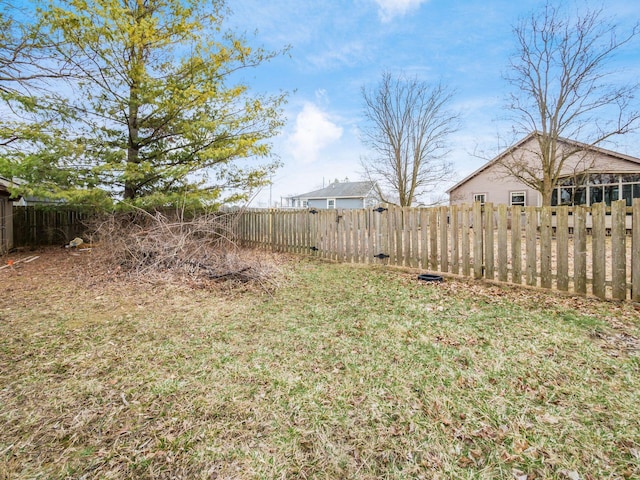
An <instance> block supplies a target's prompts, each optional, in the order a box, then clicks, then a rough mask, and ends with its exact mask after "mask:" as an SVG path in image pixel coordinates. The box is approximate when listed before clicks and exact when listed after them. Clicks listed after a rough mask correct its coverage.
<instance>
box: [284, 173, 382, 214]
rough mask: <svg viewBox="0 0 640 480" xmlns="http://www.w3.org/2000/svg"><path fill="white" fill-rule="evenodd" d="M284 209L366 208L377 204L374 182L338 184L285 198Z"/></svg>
mask: <svg viewBox="0 0 640 480" xmlns="http://www.w3.org/2000/svg"><path fill="white" fill-rule="evenodd" d="M284 200H285V203H284V205H283V207H285V208H318V209H324V208H350V209H353V208H367V207H371V206H374V205H377V204H378V203H379V199H378V195H377V193H376V184H375V182H349V181H344V182H339V181H337V180H336V181H335V182H333V183H330V184H329V186H327V187H325V188H321V189H320V190H314V191H313V192H307V193H303V194H301V195H292V196H290V197H286V198H285V199H284Z"/></svg>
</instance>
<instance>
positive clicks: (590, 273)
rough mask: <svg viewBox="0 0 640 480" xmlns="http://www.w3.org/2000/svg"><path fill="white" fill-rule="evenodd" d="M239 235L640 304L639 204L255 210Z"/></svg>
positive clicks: (266, 243) (253, 242) (350, 259)
mask: <svg viewBox="0 0 640 480" xmlns="http://www.w3.org/2000/svg"><path fill="white" fill-rule="evenodd" d="M234 229H235V233H236V236H237V238H238V240H239V241H240V242H241V243H242V244H243V245H245V246H249V247H255V248H266V249H269V250H272V251H279V252H291V253H298V254H307V255H315V256H318V257H322V258H326V259H331V260H335V261H339V262H347V263H369V264H384V265H395V266H403V267H410V268H415V269H421V270H426V271H428V272H429V273H439V274H452V275H462V276H465V277H474V278H476V279H488V280H498V281H501V282H508V283H513V284H526V285H529V286H536V287H541V288H545V289H556V290H559V291H565V292H574V293H577V294H583V295H594V296H596V297H599V298H603V299H606V298H609V299H615V300H624V299H631V300H633V301H640V199H636V200H635V201H634V204H633V206H632V207H627V206H626V203H625V201H617V202H614V203H613V204H612V206H611V207H606V206H605V204H603V203H602V204H596V205H594V206H592V207H571V208H569V207H542V208H540V207H508V206H506V205H497V206H494V205H492V204H485V205H481V204H480V203H475V204H473V205H459V206H447V207H435V208H407V207H405V208H401V207H394V206H385V207H379V208H377V209H369V210H314V209H309V210H258V209H256V210H245V211H242V212H241V213H240V214H239V215H237V216H236V217H235V220H234Z"/></svg>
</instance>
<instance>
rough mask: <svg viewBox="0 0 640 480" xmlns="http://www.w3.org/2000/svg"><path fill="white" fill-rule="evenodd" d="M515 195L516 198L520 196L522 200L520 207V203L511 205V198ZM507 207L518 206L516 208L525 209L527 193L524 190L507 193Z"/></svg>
mask: <svg viewBox="0 0 640 480" xmlns="http://www.w3.org/2000/svg"><path fill="white" fill-rule="evenodd" d="M515 195H517V196H519V197H520V196H521V197H522V198H523V200H522V205H520V203H515V204H514V203H513V197H514V196H515ZM509 205H510V206H512V207H513V206H514V205H515V206H518V207H526V206H527V192H526V191H524V190H517V191H513V192H509Z"/></svg>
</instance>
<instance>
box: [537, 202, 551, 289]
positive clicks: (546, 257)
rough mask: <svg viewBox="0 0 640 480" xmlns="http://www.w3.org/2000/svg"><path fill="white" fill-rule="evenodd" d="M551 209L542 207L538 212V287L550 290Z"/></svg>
mask: <svg viewBox="0 0 640 480" xmlns="http://www.w3.org/2000/svg"><path fill="white" fill-rule="evenodd" d="M552 243H553V242H552V231H551V207H542V209H541V212H540V286H541V287H542V288H551V283H552V279H553V272H552V270H551V245H552Z"/></svg>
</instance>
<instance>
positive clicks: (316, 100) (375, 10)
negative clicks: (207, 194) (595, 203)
mask: <svg viewBox="0 0 640 480" xmlns="http://www.w3.org/2000/svg"><path fill="white" fill-rule="evenodd" d="M541 3H542V2H540V1H537V0H536V1H534V0H515V1H514V0H493V1H492V0H269V1H265V0H230V1H229V6H230V8H231V10H232V12H233V13H232V15H231V17H229V19H228V20H229V22H228V26H231V27H233V28H235V29H236V30H239V31H246V32H247V33H248V34H249V36H250V37H251V38H252V40H251V42H252V43H253V42H255V43H256V44H257V45H262V46H264V47H265V48H267V49H279V48H282V47H283V46H285V45H290V46H291V50H290V56H283V57H280V58H277V59H275V60H274V61H272V62H271V63H270V64H268V65H264V66H261V67H260V68H258V69H256V70H253V71H251V72H248V71H247V72H245V73H244V75H246V81H247V82H248V83H249V84H250V85H251V86H252V87H253V89H254V90H256V91H258V92H275V91H279V90H286V91H289V92H291V95H290V98H289V102H288V104H287V106H286V108H285V113H286V117H287V123H286V125H285V127H284V128H283V130H282V132H281V134H280V135H279V136H278V137H276V138H275V139H274V140H273V144H274V151H275V153H277V154H278V155H279V157H280V159H281V161H282V162H283V167H282V168H281V169H280V170H279V171H278V172H277V173H276V175H275V176H274V178H273V186H272V187H271V188H265V189H263V190H262V191H261V192H260V193H259V194H258V195H257V197H256V198H255V200H254V201H253V203H252V205H253V206H267V205H268V204H269V199H271V201H272V202H276V201H278V202H279V201H280V197H283V196H287V195H292V194H297V193H304V192H307V191H311V190H314V189H316V188H320V187H322V186H323V182H324V183H328V182H329V181H332V180H333V179H335V178H338V179H344V178H345V177H348V178H349V179H351V180H358V179H359V178H360V172H361V167H360V158H361V157H363V156H366V155H367V150H366V148H365V147H364V146H363V145H362V143H361V141H360V136H359V133H358V132H359V128H360V126H361V125H362V97H361V93H360V91H361V88H362V87H363V86H367V87H371V86H374V85H375V84H376V83H377V81H378V80H379V79H380V76H381V74H382V72H383V71H389V72H391V73H401V72H402V73H405V74H408V75H415V76H417V77H419V78H420V79H422V80H424V81H426V82H429V83H437V82H442V83H443V84H445V85H447V86H448V87H450V88H452V89H454V90H455V91H456V94H455V97H454V103H453V104H452V106H453V107H454V108H455V109H456V110H458V111H459V112H460V114H461V126H460V130H459V131H458V132H457V133H456V134H455V135H454V136H453V137H452V138H451V140H452V144H453V147H454V148H453V151H452V152H451V155H450V157H449V158H450V160H451V161H453V162H454V164H455V167H456V171H457V179H458V180H459V179H462V178H464V177H465V176H466V175H468V174H469V173H471V172H472V171H474V170H476V169H477V168H478V167H480V166H481V165H482V164H483V163H484V162H485V161H486V160H485V159H488V158H491V157H492V156H494V155H495V154H496V153H498V151H499V146H500V141H502V142H503V143H504V141H505V140H512V139H513V138H512V137H511V122H509V121H508V120H507V119H506V116H507V111H506V110H505V109H504V105H505V97H506V93H507V91H508V85H507V83H506V82H505V81H504V80H503V74H504V73H506V71H507V66H508V62H509V57H510V55H511V54H512V53H514V49H515V41H514V37H513V34H512V26H513V25H515V24H516V23H517V21H518V20H519V19H520V18H521V17H523V16H526V15H527V14H529V13H531V12H532V11H534V10H535V9H536V8H537V7H539V6H540V5H541ZM565 3H566V2H565ZM575 5H576V6H578V7H580V8H584V7H591V8H600V7H601V6H602V2H596V1H591V0H581V1H580V0H579V1H577V2H576V3H575ZM605 11H606V14H607V15H608V16H612V17H615V18H616V22H617V23H619V24H620V25H621V26H622V27H625V26H627V27H629V26H630V25H631V24H633V23H634V22H637V21H639V20H640V2H637V1H636V0H608V1H607V2H606V9H605ZM254 31H255V32H257V33H256V36H255V38H254V37H253V33H254ZM613 66H614V67H615V68H617V69H619V70H620V71H621V72H622V76H623V77H622V78H625V79H639V78H640V48H639V46H638V43H637V42H636V44H635V45H634V47H633V48H630V49H627V50H626V51H625V52H624V54H623V55H621V56H620V57H619V58H618V59H617V60H616V63H615V64H614V65H613ZM499 139H500V140H499ZM609 147H612V146H611V145H609ZM615 148H617V149H619V150H620V151H622V152H623V153H627V154H630V155H635V156H640V136H639V135H633V136H627V137H623V138H622V139H619V141H618V144H617V145H615ZM449 186H451V184H447V185H443V186H442V188H441V189H440V191H444V190H446V188H448V187H449ZM426 200H427V201H428V200H429V199H426Z"/></svg>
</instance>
